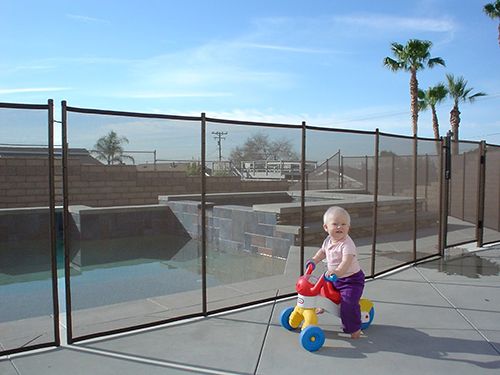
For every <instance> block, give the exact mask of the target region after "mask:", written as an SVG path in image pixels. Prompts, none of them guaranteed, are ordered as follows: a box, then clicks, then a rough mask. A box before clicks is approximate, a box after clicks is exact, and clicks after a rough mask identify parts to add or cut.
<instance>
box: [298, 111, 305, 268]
mask: <svg viewBox="0 0 500 375" xmlns="http://www.w3.org/2000/svg"><path fill="white" fill-rule="evenodd" d="M300 177H301V178H300V262H299V263H300V270H299V275H302V273H303V272H304V242H305V241H304V240H305V239H304V236H305V233H304V226H305V194H306V179H305V178H306V122H305V121H302V149H301V158H300Z"/></svg>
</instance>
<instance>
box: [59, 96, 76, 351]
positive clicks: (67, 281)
mask: <svg viewBox="0 0 500 375" xmlns="http://www.w3.org/2000/svg"><path fill="white" fill-rule="evenodd" d="M67 120H68V119H67V111H66V101H65V100H64V101H62V102H61V129H62V175H63V243H64V287H65V290H66V340H67V343H68V344H72V343H73V319H72V315H71V313H72V310H73V308H72V304H71V267H70V255H71V254H70V248H69V247H70V241H69V236H70V233H71V232H70V226H69V199H68V194H69V186H68V121H67Z"/></svg>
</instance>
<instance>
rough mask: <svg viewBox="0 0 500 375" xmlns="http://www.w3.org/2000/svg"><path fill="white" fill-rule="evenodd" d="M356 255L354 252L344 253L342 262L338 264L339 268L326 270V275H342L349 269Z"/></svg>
mask: <svg viewBox="0 0 500 375" xmlns="http://www.w3.org/2000/svg"><path fill="white" fill-rule="evenodd" d="M354 257H355V255H354V254H343V255H342V262H340V264H339V265H338V266H337V268H336V269H335V270H333V271H326V276H331V275H333V274H335V275H336V276H337V277H342V276H343V275H344V274H345V272H346V271H347V270H348V269H349V267H350V266H351V263H352V260H353V259H354Z"/></svg>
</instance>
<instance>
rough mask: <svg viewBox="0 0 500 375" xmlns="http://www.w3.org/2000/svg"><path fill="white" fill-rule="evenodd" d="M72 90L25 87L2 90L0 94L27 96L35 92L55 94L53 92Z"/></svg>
mask: <svg viewBox="0 0 500 375" xmlns="http://www.w3.org/2000/svg"><path fill="white" fill-rule="evenodd" d="M66 90H70V88H68V87H24V88H15V89H0V94H2V95H8V94H25V93H34V92H53V91H66Z"/></svg>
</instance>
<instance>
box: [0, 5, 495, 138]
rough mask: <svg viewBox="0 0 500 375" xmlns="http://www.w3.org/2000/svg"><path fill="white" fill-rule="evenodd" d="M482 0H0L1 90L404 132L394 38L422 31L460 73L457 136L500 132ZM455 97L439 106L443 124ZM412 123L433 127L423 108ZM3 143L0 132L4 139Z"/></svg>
mask: <svg viewBox="0 0 500 375" xmlns="http://www.w3.org/2000/svg"><path fill="white" fill-rule="evenodd" d="M488 2H490V1H488V0H461V1H456V0H413V1H400V0H377V1H373V0H359V1H341V0H311V1H303V0H301V1H297V0H252V1H236V0H211V1H208V0H206V1H205V0H182V1H173V0H142V1H132V0H131V1H118V0H116V1H112V0H109V1H102V0H99V1H97V0H85V1H79V0H75V1H67V0H65V1H52V0H46V1H38V0H32V1H28V0H0V102H7V103H35V104H44V103H47V100H48V99H53V100H54V102H55V103H56V109H55V110H56V114H55V115H56V118H60V112H59V111H60V108H59V107H60V103H61V101H62V100H66V101H67V103H68V105H69V106H73V107H82V108H97V109H109V110H117V111H130V112H145V113H161V114H174V115H186V116H191V115H195V116H199V115H200V113H202V112H204V113H206V115H207V116H208V117H212V118H221V119H231V120H247V121H262V122H273V123H286V124H301V122H302V121H305V122H306V123H307V124H308V125H313V126H321V127H332V128H338V129H356V130H369V131H373V130H375V129H377V128H378V129H379V130H380V131H382V132H386V133H392V134H399V135H411V134H412V130H411V115H410V97H409V73H407V72H397V73H395V72H391V71H390V70H388V69H387V68H386V67H384V66H383V63H382V61H383V59H384V57H386V56H391V57H392V54H391V49H390V47H391V43H393V42H398V43H401V44H405V43H406V42H407V41H408V40H409V39H422V40H430V41H431V42H432V43H433V46H432V48H431V50H430V52H431V56H432V57H441V58H443V59H444V60H445V62H446V67H441V66H437V67H435V68H433V69H425V70H422V71H420V72H419V73H418V80H419V87H420V88H422V89H427V88H428V87H430V86H433V85H435V84H437V83H438V82H444V81H445V75H446V74H447V73H451V74H454V75H455V76H463V77H464V78H465V79H466V80H467V82H468V87H471V88H473V91H472V93H475V92H479V91H481V92H484V93H486V94H488V95H487V96H485V97H481V98H478V99H477V100H476V101H475V102H474V103H463V104H461V105H460V110H461V127H460V138H461V139H467V140H486V141H487V142H488V143H493V144H500V116H499V113H500V111H499V109H500V69H499V66H500V47H499V44H498V40H497V37H498V31H497V27H498V20H492V19H490V18H488V17H487V16H486V15H485V14H484V12H483V10H482V9H483V6H484V5H485V4H486V3H488ZM451 107H452V102H451V101H450V100H446V101H445V102H444V103H442V104H440V105H438V107H437V112H438V117H439V121H440V130H441V134H444V133H445V132H446V131H447V130H448V129H449V113H450V110H451ZM418 135H419V136H421V137H432V136H433V133H432V125H431V116H430V113H429V112H423V113H421V115H420V118H419V128H418ZM0 142H1V141H0Z"/></svg>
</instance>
